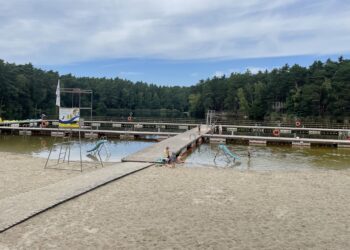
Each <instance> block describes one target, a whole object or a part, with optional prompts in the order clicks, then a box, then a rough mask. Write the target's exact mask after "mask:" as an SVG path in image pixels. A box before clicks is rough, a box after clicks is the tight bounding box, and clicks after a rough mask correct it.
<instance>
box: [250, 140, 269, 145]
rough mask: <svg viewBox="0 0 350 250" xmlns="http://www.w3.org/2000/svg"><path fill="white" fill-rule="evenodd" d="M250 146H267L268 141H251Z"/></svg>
mask: <svg viewBox="0 0 350 250" xmlns="http://www.w3.org/2000/svg"><path fill="white" fill-rule="evenodd" d="M249 145H255V146H266V145H267V141H266V140H249Z"/></svg>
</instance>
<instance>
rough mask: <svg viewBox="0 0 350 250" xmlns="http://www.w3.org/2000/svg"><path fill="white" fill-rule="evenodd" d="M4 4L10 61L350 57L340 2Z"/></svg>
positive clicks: (0, 17)
mask: <svg viewBox="0 0 350 250" xmlns="http://www.w3.org/2000/svg"><path fill="white" fill-rule="evenodd" d="M2 2H3V3H1V4H0V37H1V38H0V55H1V58H4V59H5V60H8V61H15V62H28V61H31V62H34V63H37V64H61V63H62V64H63V63H73V62H79V61H88V60H94V59H100V58H125V57H149V58H163V59H202V58H205V59H208V58H249V57H267V56H285V55H302V54H326V53H345V52H349V46H348V44H349V43H350V35H349V34H350V18H349V16H350V15H349V14H350V7H348V6H347V5H344V4H342V2H341V1H339V0H332V1H325V0H320V1H301V0H271V1H263V0H247V1H232V0H221V1H214V0H167V1H163V0H143V1H141V0H129V1H121V0H115V1H112V0H100V1H88V0H76V1H68V0H61V1H44V0H32V1H25V0H12V1H2ZM329 9H332V11H328V10H329Z"/></svg>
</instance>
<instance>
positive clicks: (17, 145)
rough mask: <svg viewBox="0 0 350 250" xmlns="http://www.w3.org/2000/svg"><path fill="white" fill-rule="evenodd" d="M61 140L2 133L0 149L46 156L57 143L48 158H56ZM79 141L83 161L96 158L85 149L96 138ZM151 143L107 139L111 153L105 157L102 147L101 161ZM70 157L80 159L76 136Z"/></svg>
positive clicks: (114, 157) (118, 156)
mask: <svg viewBox="0 0 350 250" xmlns="http://www.w3.org/2000/svg"><path fill="white" fill-rule="evenodd" d="M61 141H62V138H56V139H55V138H53V137H40V136H8V135H2V136H0V151H2V152H14V153H23V154H29V155H33V156H36V157H41V158H47V156H48V154H49V150H50V148H51V147H52V145H53V144H58V145H57V146H54V148H53V151H52V153H51V157H50V159H58V154H59V150H60V146H59V142H61ZM81 142H82V143H81V152H82V159H83V161H94V160H96V159H94V158H93V157H91V156H90V157H89V154H88V153H87V151H88V150H90V149H92V148H93V147H94V146H95V145H96V142H97V139H94V140H90V139H83V140H82V141H81ZM153 143H155V142H153V141H135V140H132V141H122V140H111V139H108V142H107V143H106V145H107V147H108V150H109V151H110V153H111V155H110V157H109V158H107V157H106V156H107V155H106V152H105V150H104V149H102V150H101V156H102V159H103V161H106V162H120V161H121V159H122V158H123V157H125V156H127V155H129V154H131V153H134V152H136V151H139V150H141V149H143V148H145V147H148V146H150V145H152V144H153ZM67 157H68V156H67ZM70 159H71V160H72V161H78V160H79V159H80V146H79V141H78V139H77V138H73V142H72V145H71V155H70Z"/></svg>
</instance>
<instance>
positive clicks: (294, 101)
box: [0, 57, 350, 120]
mask: <svg viewBox="0 0 350 250" xmlns="http://www.w3.org/2000/svg"><path fill="white" fill-rule="evenodd" d="M59 78H60V79H61V87H65V88H82V89H91V90H93V93H94V95H93V109H94V115H97V116H121V115H123V112H129V111H130V110H133V111H136V113H135V115H138V116H147V115H148V116H149V115H162V116H167V115H173V114H175V115H180V116H181V115H184V114H186V115H188V114H189V115H190V116H192V117H198V118H200V117H203V116H204V114H205V112H206V110H208V109H213V110H216V111H225V112H226V113H227V114H231V115H233V116H235V117H245V118H250V119H255V120H263V119H279V118H280V117H282V116H284V117H317V118H330V119H341V120H343V119H348V118H349V117H350V60H345V59H343V58H342V57H340V58H339V59H338V61H332V60H327V61H326V62H321V61H315V62H314V63H313V64H312V65H311V66H309V67H301V66H299V65H293V66H288V65H285V66H283V67H281V68H278V69H273V70H271V71H265V72H258V73H256V74H253V73H251V72H250V71H246V72H245V73H232V74H231V75H230V76H223V77H214V78H211V79H207V80H201V81H200V82H199V83H198V84H196V85H194V86H191V87H178V86H158V85H154V84H147V83H143V82H136V83H133V82H131V81H128V80H123V79H120V78H114V79H108V78H91V77H74V76H72V75H71V74H69V75H59V74H58V73H57V72H54V71H44V70H41V69H38V68H35V67H33V65H32V64H25V65H16V64H10V63H6V62H4V61H2V60H0V117H2V118H5V119H28V118H35V117H39V115H40V113H46V114H48V115H54V114H55V112H56V111H55V110H56V107H55V92H56V86H57V80H58V79H59ZM62 98H63V101H65V102H66V103H68V102H70V100H69V97H64V96H63V97H62ZM83 102H84V100H83ZM85 102H87V100H85Z"/></svg>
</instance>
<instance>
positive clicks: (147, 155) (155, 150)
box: [122, 125, 211, 163]
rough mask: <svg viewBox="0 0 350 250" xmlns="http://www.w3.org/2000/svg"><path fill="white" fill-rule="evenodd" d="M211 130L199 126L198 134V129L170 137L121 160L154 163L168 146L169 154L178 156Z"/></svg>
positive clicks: (204, 126)
mask: <svg viewBox="0 0 350 250" xmlns="http://www.w3.org/2000/svg"><path fill="white" fill-rule="evenodd" d="M210 131H211V128H210V127H209V126H207V125H201V129H200V133H199V131H198V127H197V128H194V129H191V130H188V131H186V132H184V133H181V134H179V135H176V136H173V137H170V138H168V139H166V140H164V141H161V142H158V143H156V144H154V145H152V146H149V147H147V148H145V149H143V150H140V151H138V152H136V153H134V154H131V155H129V156H127V157H125V158H123V159H122V161H124V162H152V163H155V162H157V160H158V159H159V158H161V157H163V152H164V150H165V148H166V147H167V146H168V147H169V149H170V152H172V153H175V154H176V155H179V154H180V152H181V151H182V150H184V149H187V147H189V146H191V145H192V144H193V143H196V141H197V140H198V139H199V138H202V137H203V135H205V134H207V133H209V132H210Z"/></svg>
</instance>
